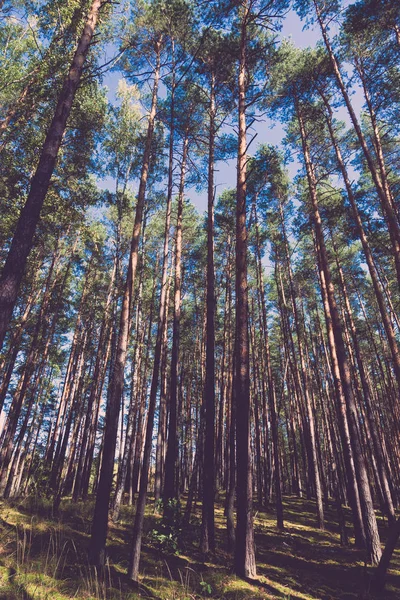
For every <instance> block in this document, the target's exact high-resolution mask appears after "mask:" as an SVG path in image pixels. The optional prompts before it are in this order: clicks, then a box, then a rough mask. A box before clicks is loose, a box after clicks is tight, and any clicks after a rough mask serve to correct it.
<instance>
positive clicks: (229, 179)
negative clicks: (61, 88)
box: [98, 2, 362, 213]
mask: <svg viewBox="0 0 400 600" xmlns="http://www.w3.org/2000/svg"><path fill="white" fill-rule="evenodd" d="M345 4H348V2H346V3H345ZM279 38H280V39H281V40H283V39H290V40H291V41H292V42H293V44H294V45H295V46H296V47H298V48H307V47H314V46H315V44H316V43H317V41H318V40H320V39H321V35H320V30H319V27H318V26H312V27H309V28H307V29H305V28H304V23H303V22H302V21H301V19H300V17H299V16H298V15H297V13H296V12H295V11H293V10H290V11H289V12H288V14H287V16H286V18H285V19H284V20H283V24H282V30H281V32H280V33H279ZM121 77H122V74H120V73H117V72H109V73H106V74H105V76H104V84H105V85H106V86H107V88H108V98H109V100H110V102H112V103H114V102H115V92H116V89H117V85H118V80H119V79H120V78H121ZM352 101H353V105H354V108H355V111H356V113H357V114H359V112H360V110H361V105H362V96H361V93H360V90H355V94H354V95H353V97H352ZM337 117H338V118H339V119H341V120H343V121H344V122H345V123H347V125H349V124H350V123H349V116H348V114H347V111H346V109H345V108H344V107H343V108H341V109H339V110H338V112H337ZM254 133H257V136H256V138H255V140H254V141H253V143H252V145H251V146H250V147H249V153H250V154H255V152H256V150H257V146H258V145H260V144H272V145H277V146H280V145H281V144H282V140H283V138H284V136H285V130H284V125H283V124H282V123H280V122H278V121H272V120H271V119H268V117H267V116H266V117H264V120H263V121H261V122H258V123H257V124H256V126H255V127H254V130H253V132H251V133H250V135H251V136H252V135H254ZM299 168H300V164H299V162H298V160H297V159H296V158H295V157H294V160H293V162H291V163H290V164H289V165H288V170H289V174H290V176H291V177H294V176H295V175H296V173H297V171H298V170H299ZM215 181H216V186H217V196H218V195H220V194H221V193H222V192H223V190H225V189H229V188H233V187H235V185H236V160H235V159H232V160H229V161H227V162H223V161H219V162H218V163H217V164H216V171H215ZM98 184H99V187H101V188H102V189H110V190H111V191H114V189H115V184H114V182H113V180H111V179H110V178H105V179H103V180H99V181H98ZM185 193H186V196H187V197H188V198H190V200H191V201H192V202H193V204H194V205H195V207H196V208H197V210H198V211H199V212H200V213H204V212H205V210H206V208H207V193H206V189H204V191H202V192H200V193H199V192H198V191H196V189H194V188H187V189H186V190H185Z"/></svg>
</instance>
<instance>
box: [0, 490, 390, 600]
mask: <svg viewBox="0 0 400 600" xmlns="http://www.w3.org/2000/svg"><path fill="white" fill-rule="evenodd" d="M92 510H93V504H92V503H91V502H86V503H80V504H73V503H72V502H70V501H68V500H64V501H63V502H62V504H61V508H60V511H59V514H58V517H57V518H54V517H52V515H51V505H50V503H48V502H46V501H44V500H42V499H38V498H33V497H31V498H26V499H24V500H22V501H14V502H1V503H0V600H17V599H24V600H39V599H40V600H65V599H67V598H77V599H84V600H89V599H90V598H93V599H99V600H135V599H137V598H146V597H147V598H154V599H159V600H200V599H203V598H216V599H218V598H225V599H227V600H247V599H249V600H261V599H263V600H264V599H270V598H281V599H286V600H289V599H290V600H356V599H363V600H365V599H367V598H375V596H374V595H373V594H371V593H370V592H369V580H370V576H371V571H372V569H370V568H366V567H365V565H364V563H363V552H361V551H359V550H356V549H354V547H353V548H343V547H341V546H340V539H339V533H338V525H337V521H336V513H335V511H334V509H333V508H332V507H329V508H327V509H326V530H325V531H319V530H318V529H316V527H315V505H314V503H313V502H311V501H305V500H299V499H298V498H294V497H286V498H285V502H284V510H285V531H284V532H279V531H278V530H277V528H276V526H275V517H274V514H273V511H272V510H271V511H266V512H264V511H258V512H256V514H255V541H256V558H257V577H258V579H257V581H249V582H247V581H243V580H241V579H239V578H237V577H236V576H235V575H234V574H233V573H232V568H231V564H232V557H231V555H229V554H228V553H227V552H226V529H225V518H224V515H223V508H222V505H221V504H217V507H216V527H217V530H216V540H217V551H216V554H215V556H214V557H213V558H210V557H209V558H205V557H204V556H203V555H202V554H201V552H200V551H199V537H200V522H201V521H200V515H201V512H200V507H199V506H197V507H196V509H195V511H194V513H193V517H192V521H191V524H190V526H187V527H185V528H184V529H183V531H182V534H181V536H180V541H179V547H178V549H177V554H175V555H174V554H166V553H163V552H161V551H160V549H159V547H158V546H157V544H159V543H160V540H161V536H160V535H158V537H157V535H156V536H155V535H154V534H153V535H152V534H151V532H152V531H153V532H154V530H157V527H158V524H159V522H160V517H159V516H157V515H156V514H153V513H150V512H149V514H148V515H147V518H146V523H145V529H146V531H145V535H144V538H143V541H144V543H143V548H142V558H141V577H140V587H139V591H135V590H134V589H133V588H132V586H131V584H130V582H129V580H128V579H127V577H126V569H127V564H128V559H129V546H130V537H131V530H132V522H133V511H132V509H131V508H129V507H123V509H122V511H121V519H120V521H119V522H118V523H117V524H115V525H114V524H111V525H110V531H109V544H108V551H109V556H110V561H109V565H108V566H107V568H106V569H105V574H104V577H103V580H102V581H101V582H99V579H98V578H97V577H96V573H94V572H93V570H92V569H91V568H90V567H89V565H88V560H87V548H88V542H89V533H90V524H91V513H92ZM347 517H349V514H347ZM380 525H381V527H382V541H383V542H384V541H385V538H386V531H385V529H386V528H385V527H384V524H383V522H380ZM391 567H392V569H391V571H390V574H389V577H388V581H387V586H386V591H385V592H384V593H383V595H381V596H380V597H379V598H381V599H383V600H399V599H400V550H397V552H396V553H395V555H394V557H393V561H392V564H391Z"/></svg>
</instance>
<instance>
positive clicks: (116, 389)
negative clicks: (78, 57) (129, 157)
mask: <svg viewBox="0 0 400 600" xmlns="http://www.w3.org/2000/svg"><path fill="white" fill-rule="evenodd" d="M161 44H162V38H160V39H159V40H158V41H157V43H156V68H155V71H154V83H153V92H152V102H151V109H150V114H149V122H148V128H147V136H146V144H145V150H144V155H143V163H142V171H141V176H140V184H139V191H138V199H137V204H136V213H135V222H134V226H133V233H132V241H131V248H130V256H129V265H128V274H127V279H126V283H125V290H124V295H123V300H122V310H121V316H120V325H119V334H118V342H117V353H116V359H115V364H114V369H113V372H112V374H111V381H110V383H109V386H110V393H109V398H108V403H107V414H106V426H105V434H104V446H103V454H102V462H101V468H100V478H99V484H98V488H97V494H96V504H95V510H94V516H93V522H92V533H91V540H90V560H91V563H92V564H94V565H97V566H99V567H103V566H104V564H105V559H106V552H105V546H106V538H107V529H108V510H109V502H110V496H111V488H112V480H113V472H114V454H115V445H116V440H117V430H118V420H119V410H120V405H121V397H122V391H123V387H124V371H125V364H126V355H127V348H128V340H129V325H130V318H129V317H130V312H131V304H132V297H133V291H134V285H135V277H136V269H137V263H138V253H139V242H140V234H141V228H142V220H143V209H144V203H145V195H146V185H147V179H148V174H149V167H150V154H151V145H152V140H153V131H154V123H155V117H156V110H157V94H158V84H159V79H160V62H161V60H160V55H161Z"/></svg>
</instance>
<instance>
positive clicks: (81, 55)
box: [0, 0, 106, 349]
mask: <svg viewBox="0 0 400 600" xmlns="http://www.w3.org/2000/svg"><path fill="white" fill-rule="evenodd" d="M105 3H106V2H105V0H94V1H93V2H92V5H91V8H90V12H89V16H88V19H87V21H86V24H85V27H84V30H83V33H82V36H81V38H80V40H79V43H78V47H77V49H76V52H75V55H74V58H73V60H72V64H71V68H70V70H69V73H68V76H67V78H66V80H65V82H64V85H63V88H62V90H61V93H60V96H59V98H58V102H57V107H56V110H55V114H54V117H53V120H52V122H51V125H50V128H49V131H48V133H47V135H46V139H45V142H44V145H43V148H42V152H41V155H40V158H39V163H38V166H37V168H36V172H35V175H34V177H33V179H32V182H31V188H30V191H29V194H28V198H27V200H26V204H25V206H24V208H23V209H22V211H21V214H20V217H19V220H18V224H17V228H16V230H15V233H14V237H13V240H12V243H11V247H10V250H9V253H8V256H7V259H6V262H5V265H4V267H3V272H2V274H1V277H0V349H1V347H2V345H3V342H4V337H5V335H6V332H7V328H8V325H9V323H10V320H11V317H12V313H13V309H14V305H15V302H16V299H17V296H18V291H19V287H20V284H21V280H22V277H23V275H24V272H25V266H26V261H27V258H28V255H29V253H30V251H31V248H32V244H33V238H34V235H35V231H36V227H37V224H38V222H39V218H40V212H41V209H42V206H43V202H44V199H45V197H46V194H47V191H48V189H49V185H50V179H51V177H52V175H53V171H54V168H55V164H56V160H57V155H58V151H59V149H60V146H61V141H62V138H63V136H64V132H65V128H66V124H67V120H68V117H69V115H70V112H71V108H72V104H73V101H74V97H75V94H76V91H77V89H78V86H79V82H80V80H81V76H82V71H83V67H84V64H85V59H86V55H87V53H88V50H89V47H90V44H91V41H92V38H93V34H94V30H95V27H96V25H97V21H98V18H99V11H100V8H101V7H102V5H103V4H105Z"/></svg>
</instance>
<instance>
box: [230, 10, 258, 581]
mask: <svg viewBox="0 0 400 600" xmlns="http://www.w3.org/2000/svg"><path fill="white" fill-rule="evenodd" d="M249 12H250V8H249V2H248V1H247V0H246V2H244V3H243V6H242V14H241V15H240V18H241V23H240V27H241V34H240V64H239V78H238V88H239V114H238V118H239V136H238V159H237V190H236V339H237V353H236V383H235V387H236V447H237V452H236V465H237V480H236V501H237V513H236V515H237V521H236V542H235V558H234V569H235V573H236V574H237V575H239V576H240V577H245V578H254V577H255V576H256V560H255V550H254V531H253V506H252V504H253V486H252V472H251V456H250V372H249V337H248V324H249V307H248V290H247V228H246V164H247V155H246V150H247V141H246V88H247V81H246V79H247V75H246V70H247V60H246V51H247V26H248V18H249Z"/></svg>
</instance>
